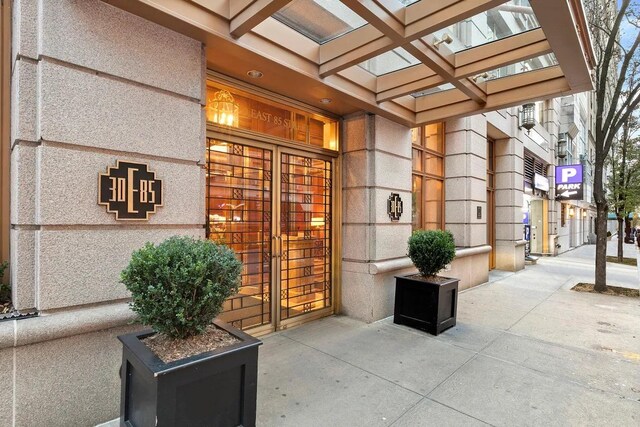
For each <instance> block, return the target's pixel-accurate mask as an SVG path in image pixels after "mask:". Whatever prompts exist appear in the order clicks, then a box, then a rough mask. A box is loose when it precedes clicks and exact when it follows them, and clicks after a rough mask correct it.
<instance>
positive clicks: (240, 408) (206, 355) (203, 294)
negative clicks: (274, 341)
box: [118, 237, 261, 427]
mask: <svg viewBox="0 0 640 427" xmlns="http://www.w3.org/2000/svg"><path fill="white" fill-rule="evenodd" d="M241 269H242V264H241V262H240V261H239V260H238V259H237V258H236V256H235V254H234V253H233V251H232V250H231V249H229V248H228V247H226V246H224V245H219V244H216V243H214V242H212V241H210V240H197V239H193V238H191V237H172V238H169V239H167V240H166V241H164V242H162V243H160V244H158V245H154V244H152V243H147V244H146V245H145V246H144V247H143V248H142V249H140V250H138V251H136V252H134V253H133V255H132V257H131V261H130V262H129V265H128V266H127V267H126V268H125V269H124V271H123V272H122V274H121V280H122V283H124V284H125V286H126V287H127V289H128V290H129V291H130V292H131V297H132V300H131V308H132V310H133V311H135V312H136V313H137V314H138V317H139V319H140V321H141V322H142V323H143V324H145V325H149V326H151V327H152V328H153V329H152V330H147V331H143V332H139V333H133V334H128V335H122V336H120V337H118V338H119V339H120V341H121V342H122V344H123V355H122V368H121V369H122V372H121V374H122V375H121V376H122V387H121V405H120V425H121V426H128V427H147V426H239V425H242V426H254V425H255V420H256V392H257V371H258V346H259V345H260V344H261V342H260V341H259V340H257V339H255V338H253V337H251V336H249V335H247V334H245V333H243V332H241V331H239V330H238V329H235V328H233V327H231V326H230V325H227V324H225V323H223V322H220V321H217V320H214V319H215V317H216V316H217V315H218V314H219V313H220V311H221V309H222V304H223V302H224V301H225V300H226V299H227V298H229V297H230V296H232V295H234V294H235V293H237V292H238V288H239V285H240V274H241Z"/></svg>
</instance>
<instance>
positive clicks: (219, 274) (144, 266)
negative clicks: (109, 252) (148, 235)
mask: <svg viewBox="0 0 640 427" xmlns="http://www.w3.org/2000/svg"><path fill="white" fill-rule="evenodd" d="M241 270H242V263H241V262H240V261H239V260H238V259H237V258H236V256H235V254H234V253H233V251H232V250H231V249H229V248H228V247H227V246H224V245H220V244H216V243H214V242H212V241H210V240H197V239H193V238H191V237H171V238H169V239H167V240H165V241H164V242H162V243H160V244H159V245H154V244H152V243H147V244H146V245H145V246H144V247H143V248H142V249H139V250H138V251H136V252H134V253H133V255H132V256H131V261H130V262H129V265H128V266H127V267H126V268H125V269H124V270H123V271H122V273H121V275H120V278H121V280H122V283H124V285H125V286H126V287H127V289H128V290H129V291H130V292H131V296H132V301H131V308H132V310H133V311H135V312H136V313H137V314H138V316H139V317H140V320H141V321H142V323H144V324H145V325H149V326H151V327H152V328H153V329H154V330H155V331H157V332H161V333H164V334H166V335H168V336H170V337H172V338H186V337H189V336H191V335H197V334H199V333H202V332H204V330H205V329H206V327H207V326H208V325H209V324H211V322H212V321H213V319H214V318H215V317H216V316H217V315H218V314H220V311H221V310H222V304H223V303H224V301H225V300H226V299H227V298H229V297H230V296H232V295H234V294H235V293H237V292H238V287H239V286H240V273H241Z"/></svg>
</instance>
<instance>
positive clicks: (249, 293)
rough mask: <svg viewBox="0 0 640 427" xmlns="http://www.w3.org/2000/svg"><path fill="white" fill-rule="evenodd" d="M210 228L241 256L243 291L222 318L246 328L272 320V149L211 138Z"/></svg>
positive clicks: (227, 305) (212, 235)
mask: <svg viewBox="0 0 640 427" xmlns="http://www.w3.org/2000/svg"><path fill="white" fill-rule="evenodd" d="M208 145H209V150H208V151H207V156H208V162H207V195H208V196H207V202H208V203H207V215H208V229H207V233H208V236H209V238H210V239H212V240H216V241H222V242H224V243H226V244H227V245H229V246H230V247H231V248H232V249H233V250H234V251H235V252H236V254H237V255H238V257H239V258H240V259H241V260H242V263H243V270H242V285H241V287H240V291H239V292H238V294H237V295H235V296H234V297H232V298H230V299H228V300H227V301H226V302H225V304H224V308H223V309H224V312H223V314H222V315H221V317H222V319H223V320H225V321H227V322H230V323H231V324H233V325H234V326H236V327H239V328H242V329H247V328H250V327H254V326H259V325H264V324H269V323H270V322H271V281H272V272H271V254H272V247H271V234H272V233H271V206H272V182H271V176H272V166H273V165H272V162H271V151H269V150H265V149H261V148H254V147H249V146H246V145H241V144H231V143H227V142H221V141H217V140H214V139H208Z"/></svg>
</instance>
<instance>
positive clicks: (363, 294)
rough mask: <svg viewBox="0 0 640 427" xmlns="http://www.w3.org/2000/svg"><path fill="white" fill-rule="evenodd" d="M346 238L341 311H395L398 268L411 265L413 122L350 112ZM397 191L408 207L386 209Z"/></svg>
mask: <svg viewBox="0 0 640 427" xmlns="http://www.w3.org/2000/svg"><path fill="white" fill-rule="evenodd" d="M343 136H344V138H343V144H342V152H343V157H342V160H343V215H342V218H343V240H342V299H341V311H342V312H343V313H345V314H347V315H349V316H351V317H355V318H358V319H361V320H364V321H366V322H371V321H374V320H378V319H382V318H384V317H387V316H390V315H391V314H392V313H393V298H394V291H395V279H394V275H395V274H404V273H406V272H408V271H413V267H412V264H411V262H410V261H409V259H408V258H407V257H406V254H407V239H408V238H409V236H410V235H411V136H410V128H408V127H406V126H402V125H399V124H397V123H393V122H391V121H389V120H387V119H384V118H382V117H378V116H374V115H369V114H360V115H357V116H353V117H349V118H346V119H345V121H344V132H343ZM391 193H398V194H399V195H400V197H401V199H402V201H403V205H404V213H403V214H402V216H401V218H400V220H399V221H397V222H392V221H391V220H390V218H389V216H388V215H387V199H388V198H389V196H390V195H391Z"/></svg>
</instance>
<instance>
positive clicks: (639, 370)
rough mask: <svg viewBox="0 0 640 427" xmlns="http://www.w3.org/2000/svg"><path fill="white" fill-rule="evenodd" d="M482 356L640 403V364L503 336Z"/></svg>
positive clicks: (516, 337)
mask: <svg viewBox="0 0 640 427" xmlns="http://www.w3.org/2000/svg"><path fill="white" fill-rule="evenodd" d="M482 354H483V355H487V356H492V357H494V358H497V359H501V360H505V361H509V362H512V363H515V364H518V365H520V366H523V367H525V368H529V369H532V370H534V371H537V372H540V373H544V374H547V375H550V376H553V377H556V378H559V379H563V380H565V381H569V382H574V383H577V384H581V385H582V386H584V387H588V388H593V389H595V390H603V391H607V392H611V393H615V394H617V395H619V396H622V397H625V398H628V399H631V400H637V401H640V361H637V362H636V361H630V360H626V359H624V358H616V357H611V356H612V355H611V354H608V353H602V352H600V353H598V352H594V351H587V350H580V349H577V348H574V347H569V346H566V345H559V344H552V343H548V342H544V341H539V340H534V339H531V338H530V337H522V336H517V335H514V334H511V333H504V334H502V335H501V336H500V337H499V338H497V339H496V340H495V341H493V342H492V343H491V344H490V345H489V346H488V347H487V348H486V349H484V350H483V351H482Z"/></svg>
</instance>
